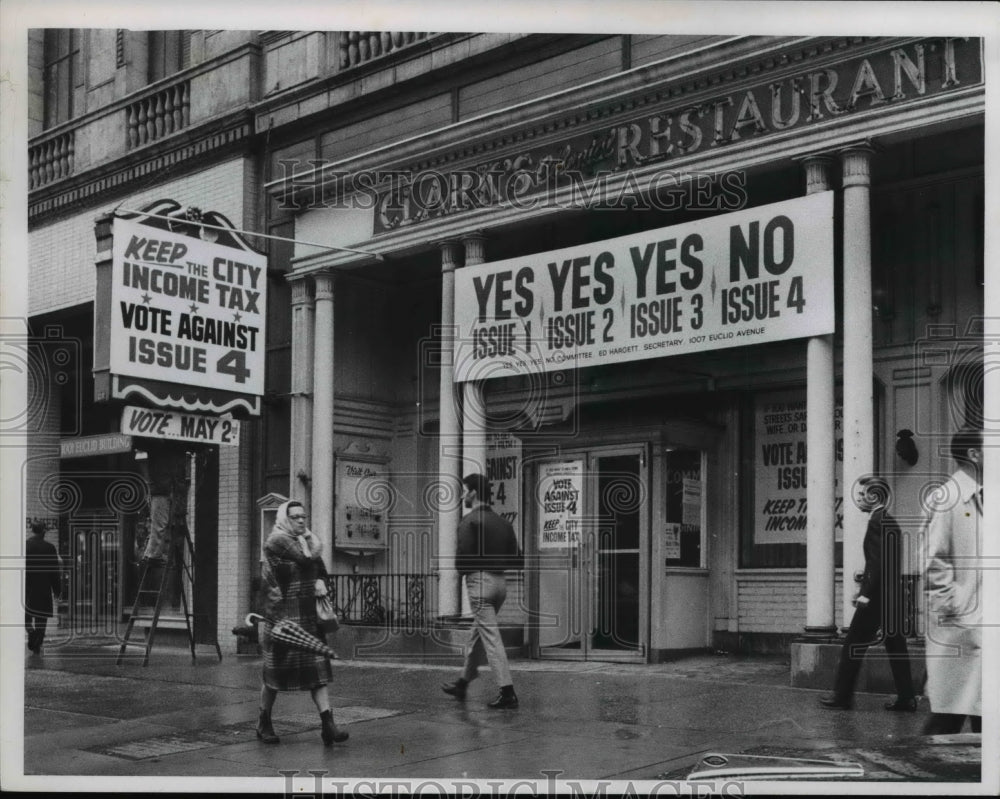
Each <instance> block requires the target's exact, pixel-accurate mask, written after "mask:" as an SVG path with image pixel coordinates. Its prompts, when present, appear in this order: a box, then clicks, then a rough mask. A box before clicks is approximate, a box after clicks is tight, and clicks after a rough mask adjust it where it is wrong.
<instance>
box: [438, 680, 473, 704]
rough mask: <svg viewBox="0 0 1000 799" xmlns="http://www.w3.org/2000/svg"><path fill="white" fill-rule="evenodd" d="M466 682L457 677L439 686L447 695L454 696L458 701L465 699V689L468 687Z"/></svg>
mask: <svg viewBox="0 0 1000 799" xmlns="http://www.w3.org/2000/svg"><path fill="white" fill-rule="evenodd" d="M468 685H469V684H468V683H467V682H466V681H465V680H463V679H462V678H461V677H459V678H458V679H457V680H455V682H450V683H445V684H444V685H442V686H441V690H442V691H444V692H445V693H446V694H448V695H449V696H453V697H455V698H456V699H457V700H458V701H459V702H464V701H465V689H466V688H467V687H468Z"/></svg>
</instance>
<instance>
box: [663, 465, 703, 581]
mask: <svg viewBox="0 0 1000 799" xmlns="http://www.w3.org/2000/svg"><path fill="white" fill-rule="evenodd" d="M701 461H702V453H701V451H700V450H696V449H670V450H667V453H666V458H665V465H666V487H665V492H664V500H665V507H664V520H665V522H666V524H665V526H664V532H665V535H666V538H665V540H664V549H665V552H664V557H665V559H666V565H667V566H670V567H678V566H684V567H695V568H697V567H701V566H702V565H703V564H702V528H701V519H702V508H703V506H704V502H705V496H704V493H703V491H702V487H703V485H704V483H703V477H704V476H703V475H702V469H701Z"/></svg>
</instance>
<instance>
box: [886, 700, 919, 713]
mask: <svg viewBox="0 0 1000 799" xmlns="http://www.w3.org/2000/svg"><path fill="white" fill-rule="evenodd" d="M885 709H886V710H894V711H897V712H900V713H915V712H916V710H917V698H916V697H915V696H911V697H910V698H909V699H903V698H901V697H898V698H896V699H895V700H894V701H892V702H886V703H885Z"/></svg>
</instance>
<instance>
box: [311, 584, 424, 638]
mask: <svg viewBox="0 0 1000 799" xmlns="http://www.w3.org/2000/svg"><path fill="white" fill-rule="evenodd" d="M432 579H433V576H432V575H429V574H332V575H330V576H329V577H328V578H327V586H328V590H329V591H330V593H331V596H332V599H333V605H334V608H335V609H336V610H337V613H338V615H339V616H340V621H341V623H342V624H366V625H374V626H380V627H381V626H385V627H390V628H393V629H406V630H420V629H425V628H426V627H427V625H428V619H429V615H430V614H429V611H430V598H431V597H433V596H434V593H433V585H432V582H431V581H432Z"/></svg>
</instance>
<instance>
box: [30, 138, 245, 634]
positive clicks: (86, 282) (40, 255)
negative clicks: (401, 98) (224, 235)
mask: <svg viewBox="0 0 1000 799" xmlns="http://www.w3.org/2000/svg"><path fill="white" fill-rule="evenodd" d="M256 191H259V183H258V181H257V179H256V171H255V170H254V168H253V166H252V164H250V163H248V162H247V161H246V159H243V158H235V159H232V160H230V161H227V162H225V163H221V164H218V165H215V166H212V167H211V168H209V169H206V170H204V171H202V172H199V173H198V174H196V175H189V176H186V177H184V178H181V179H178V180H174V181H169V182H165V183H162V184H160V185H158V186H156V187H152V188H149V189H146V190H143V191H140V192H137V193H135V194H133V195H131V196H130V197H128V198H127V199H126V200H124V201H123V202H122V207H124V208H131V209H137V208H141V207H143V206H144V205H147V204H149V203H150V202H152V201H154V200H157V199H163V198H170V199H173V200H176V201H177V202H179V203H180V204H181V205H182V206H188V205H193V206H197V207H199V208H202V209H205V210H213V211H218V212H220V213H222V214H224V215H225V216H226V217H228V218H229V220H230V221H232V223H233V224H234V225H236V226H237V227H239V228H242V227H244V226H245V225H246V221H247V219H246V217H245V216H244V209H247V208H252V206H251V205H250V201H249V198H250V197H251V196H252V195H253V193H254V192H256ZM116 204H117V203H112V202H108V203H107V205H106V206H104V207H102V208H90V209H88V210H87V211H84V212H81V213H79V214H77V215H76V216H74V217H71V218H67V219H61V220H58V221H56V222H53V223H52V224H49V225H45V226H42V227H39V228H37V229H35V230H33V231H31V232H30V233H29V268H28V272H29V274H31V281H30V282H29V299H28V308H29V315H36V314H40V313H45V312H48V311H54V310H57V309H61V308H67V307H71V306H75V305H80V304H82V303H86V302H90V301H92V300H93V299H94V258H95V255H96V251H95V247H96V242H95V239H94V219H95V218H96V217H97V216H98V214H99V213H101V212H102V211H104V210H106V209H110V208H113V207H114V206H115V205H116ZM53 396H55V397H58V393H57V392H50V393H49V397H50V398H51V397H53ZM46 408H47V410H46V413H45V415H44V418H41V417H40V418H39V420H38V425H39V427H40V429H39V431H38V434H36V435H33V437H32V444H31V445H30V448H29V457H32V455H31V453H32V450H38V448H39V447H44V446H51V445H52V444H54V446H55V455H54V459H53V458H52V457H49V458H47V459H46V458H44V457H43V458H41V459H39V460H37V461H29V465H28V468H27V469H26V472H25V482H26V486H25V488H26V489H27V494H28V506H27V511H26V512H27V513H28V515H29V516H30V515H32V514H35V515H46V514H42V513H41V510H42V509H41V508H40V507H39V505H38V502H36V501H33V500H32V495H33V494H37V486H38V485H39V484H40V482H41V480H43V479H44V476H45V475H46V474H47V473H48V472H49V471H51V470H52V469H53V468H54V469H55V470H56V471H58V468H59V461H58V453H59V449H58V440H59V433H58V423H59V418H58V407H57V404H56V403H54V402H52V401H49V402H48V405H47V406H46ZM253 437H254V433H253V432H252V423H247V422H244V433H243V434H242V435H241V436H240V439H241V444H240V446H239V447H220V453H219V507H218V524H219V531H218V547H219V561H218V562H219V567H218V574H219V585H218V597H219V602H218V614H217V622H218V631H219V644H220V646H222V648H223V650H225V651H230V652H232V651H235V646H236V642H235V639H234V638H233V636H232V635H230V634H229V630H230V629H232V627H233V626H235V625H236V624H237V623H239V621H240V619H241V617H242V615H243V614H245V613H246V612H247V610H249V607H248V606H249V600H250V581H251V578H252V573H253V569H255V568H256V558H255V557H251V555H250V553H249V550H248V547H249V540H250V531H251V523H252V520H251V518H250V513H251V511H252V510H253V502H252V498H251V497H250V488H251V486H252V484H253V444H254V442H253ZM50 439H51V441H50ZM38 451H39V452H42V451H41V450H38Z"/></svg>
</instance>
